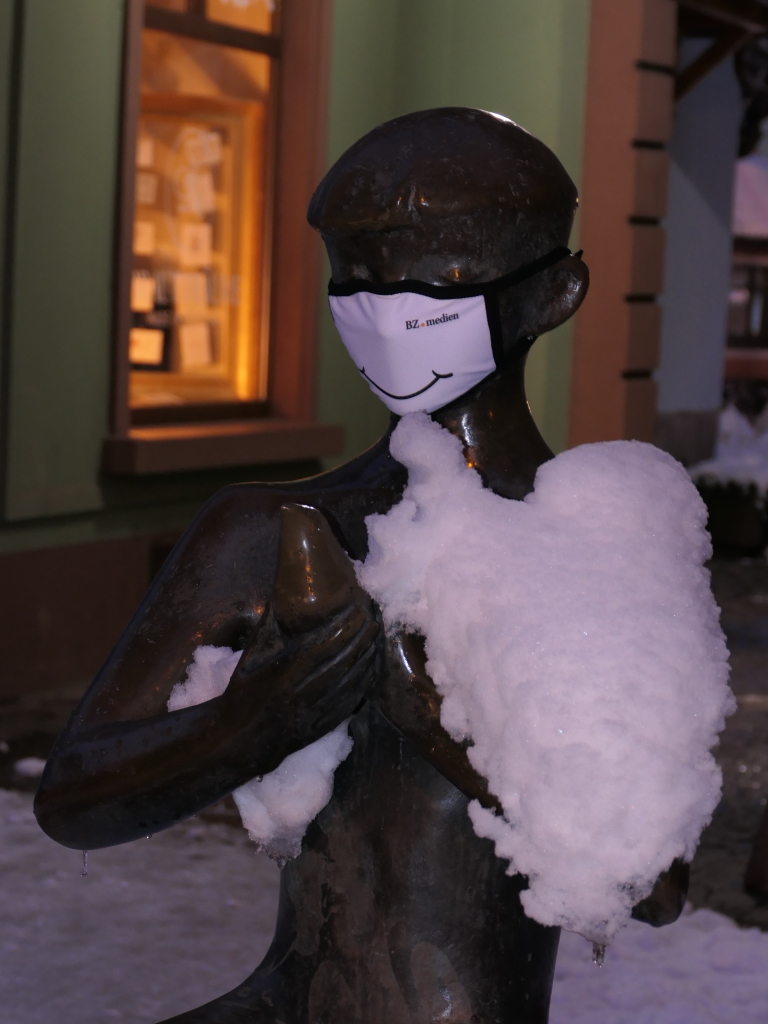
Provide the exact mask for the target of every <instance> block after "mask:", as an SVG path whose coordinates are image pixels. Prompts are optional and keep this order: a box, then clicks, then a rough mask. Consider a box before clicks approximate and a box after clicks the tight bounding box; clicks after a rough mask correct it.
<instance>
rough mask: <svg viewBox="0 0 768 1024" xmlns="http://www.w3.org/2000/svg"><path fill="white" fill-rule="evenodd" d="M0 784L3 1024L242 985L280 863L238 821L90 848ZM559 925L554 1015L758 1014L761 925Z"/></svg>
mask: <svg viewBox="0 0 768 1024" xmlns="http://www.w3.org/2000/svg"><path fill="white" fill-rule="evenodd" d="M31 807H32V797H31V795H30V794H27V793H15V792H7V791H4V790H0V877H2V880H3V881H2V890H3V894H2V899H1V900H0V953H1V954H2V956H0V1007H2V1010H0V1019H1V1020H2V1024H54V1022H55V1024H97V1022H98V1024H104V1022H107V1024H108V1022H111V1021H117V1022H122V1024H147V1022H155V1021H158V1020H162V1019H164V1018H166V1017H168V1016H170V1015H171V1014H174V1013H180V1012H182V1011H183V1010H186V1009H190V1008H191V1007H193V1006H199V1005H200V1004H201V1003H203V1002H205V1001H206V1000H208V999H211V998H213V997H215V996H217V995H220V994H221V993H223V992H225V991H226V990H227V989H229V988H232V987H234V986H235V985H236V984H237V983H238V982H239V981H241V980H243V978H245V977H246V976H247V975H248V974H249V973H250V971H251V970H252V969H253V967H254V966H255V965H256V963H257V962H258V961H259V960H260V959H261V957H262V955H263V953H264V952H265V951H266V948H267V946H268V944H269V941H270V938H271V935H272V929H273V924H274V918H275V914H276V908H277V886H278V877H279V872H278V869H277V867H276V866H275V864H274V863H273V862H272V861H270V860H268V858H267V857H265V856H264V855H263V854H256V853H254V851H253V846H252V845H251V844H250V843H249V842H248V840H247V839H246V837H245V833H244V832H243V831H242V830H240V829H235V828H231V827H229V826H224V825H210V824H205V823H202V822H199V821H195V820H193V821H192V822H190V823H186V824H183V825H180V826H176V828H173V829H170V830H169V831H168V832H164V833H161V834H158V835H156V836H154V837H153V838H152V839H150V840H141V841H139V842H136V843H129V844H127V845H126V846H121V847H116V848H115V849H111V850H97V851H95V852H93V853H91V855H90V858H89V861H90V863H89V873H88V877H87V878H81V877H80V869H81V857H80V854H79V853H77V852H76V851H74V850H66V849H64V848H63V847H60V846H57V845H56V844H55V843H53V842H51V840H50V839H48V838H47V836H45V835H44V834H43V833H42V832H41V831H40V829H39V828H38V826H37V823H36V822H35V819H34V817H33V815H32V810H31ZM591 956H592V951H591V946H590V945H589V944H588V943H587V942H585V941H584V939H582V938H580V937H579V936H578V935H574V934H572V933H563V936H562V940H561V943H560V955H559V958H558V964H557V971H556V974H555V988H554V993H553V1000H552V1014H551V1018H550V1024H734V1022H736V1021H738V1024H764V1022H765V1020H766V1006H768V969H767V967H768V934H765V933H763V932H760V931H758V930H757V929H740V928H738V927H737V926H736V925H734V924H733V922H732V921H730V920H729V919H728V918H727V917H723V916H722V915H720V914H715V913H713V912H712V911H710V910H697V911H695V912H692V913H686V914H685V915H684V917H683V918H682V919H681V920H680V921H679V922H678V923H677V924H674V925H671V926H670V927H668V928H660V929H654V928H649V927H648V926H647V925H642V924H638V923H636V922H631V923H630V925H629V927H628V928H627V929H626V930H625V931H624V932H622V933H621V934H620V935H619V936H618V938H617V939H616V940H615V942H614V943H613V944H612V945H611V946H610V947H609V948H608V952H607V954H606V962H605V967H603V968H597V967H595V966H594V965H593V964H592V961H591Z"/></svg>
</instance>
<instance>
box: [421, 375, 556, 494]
mask: <svg viewBox="0 0 768 1024" xmlns="http://www.w3.org/2000/svg"><path fill="white" fill-rule="evenodd" d="M524 374H525V359H524V358H523V359H520V360H518V361H516V362H515V363H514V364H512V365H510V366H508V367H506V368H505V369H504V370H503V371H501V372H499V373H497V374H494V375H493V377H490V378H488V379H487V380H486V381H484V382H483V383H482V384H480V385H478V387H477V388H474V389H473V390H472V391H471V392H469V393H468V394H467V395H464V396H462V397H461V398H459V399H457V400H456V401H455V402H452V403H451V404H450V405H447V406H445V407H444V408H443V409H438V411H437V412H435V413H433V414H432V419H434V420H436V421H437V422H438V423H439V424H440V425H441V426H443V427H445V428H446V429H447V430H450V431H451V433H452V434H455V435H456V437H458V438H460V439H461V441H462V444H463V445H464V452H465V455H466V457H467V463H468V465H470V466H472V467H473V468H474V469H476V470H477V471H478V472H479V473H480V475H481V476H482V478H483V481H484V483H485V485H486V487H490V488H491V489H492V490H493V491H495V492H496V494H500V495H501V496H502V497H504V498H524V497H525V495H526V494H528V493H529V492H530V491H532V490H533V481H534V478H535V476H536V470H537V469H538V468H539V466H540V465H541V464H542V463H543V462H546V461H547V460H548V459H551V458H552V452H551V451H550V449H549V448H548V447H547V444H546V442H545V441H544V438H543V437H542V436H541V434H540V433H539V431H538V428H537V426H536V424H535V423H534V420H533V417H532V416H531V411H530V409H529V408H528V402H527V401H526V398H525V379H524Z"/></svg>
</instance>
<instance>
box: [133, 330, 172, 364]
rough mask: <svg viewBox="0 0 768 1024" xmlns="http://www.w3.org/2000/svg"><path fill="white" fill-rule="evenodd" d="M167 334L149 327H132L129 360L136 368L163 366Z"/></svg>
mask: <svg viewBox="0 0 768 1024" xmlns="http://www.w3.org/2000/svg"><path fill="white" fill-rule="evenodd" d="M164 347H165V334H164V332H163V331H158V330H153V329H151V328H147V327H132V328H131V335H130V348H129V358H130V360H131V364H132V365H134V366H161V365H162V363H163V359H164Z"/></svg>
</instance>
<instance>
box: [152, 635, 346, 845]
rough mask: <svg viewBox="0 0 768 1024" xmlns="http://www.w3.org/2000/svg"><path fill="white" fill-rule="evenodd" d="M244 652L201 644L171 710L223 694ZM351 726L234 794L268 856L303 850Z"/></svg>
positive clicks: (173, 693) (170, 701)
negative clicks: (305, 835)
mask: <svg viewBox="0 0 768 1024" xmlns="http://www.w3.org/2000/svg"><path fill="white" fill-rule="evenodd" d="M242 653H243V652H242V651H233V650H232V648H231V647H211V646H202V647H198V648H197V650H196V651H195V653H194V660H193V662H192V664H191V665H190V666H189V668H188V669H187V678H186V681H185V682H183V683H177V684H176V686H174V688H173V690H172V691H171V695H170V697H169V698H168V710H169V711H178V710H179V709H181V708H188V707H191V706H192V705H193V704H202V703H203V702H204V701H206V700H212V699H213V698H214V697H219V696H220V695H221V694H222V693H224V691H225V690H226V688H227V685H228V683H229V680H230V679H231V678H232V673H233V672H234V671H235V666H236V665H237V663H238V661H239V660H240V656H241V654H242ZM348 724H349V723H348V721H346V722H342V724H341V725H340V726H339V727H338V728H337V729H334V730H333V732H329V733H328V734H327V735H326V736H322V737H321V738H320V739H319V740H317V742H315V743H310V745H309V746H308V747H304V748H303V749H302V750H297V751H296V753H294V754H291V755H290V756H289V757H286V758H285V760H284V761H283V762H282V763H281V764H280V765H278V767H277V768H275V770H274V771H273V772H270V773H269V775H265V776H264V777H263V778H256V779H251V781H250V782H246V783H245V785H243V786H240V787H239V788H238V789H236V790H235V791H234V792H233V793H232V796H233V797H234V799H235V803H236V804H237V808H238V810H239V811H240V817H241V818H242V821H243V825H244V826H245V827H246V829H247V830H248V835H249V836H250V838H251V839H252V840H253V841H254V842H255V843H256V845H257V846H258V847H259V849H261V850H263V851H264V852H265V853H267V854H269V856H270V857H273V858H275V859H276V860H289V859H291V858H293V857H298V855H299V854H300V853H301V841H302V839H303V838H304V834H305V832H306V831H307V828H308V826H309V823H310V822H311V821H312V820H313V819H314V818H315V817H316V816H317V815H318V814H319V813H320V811H322V809H323V808H324V807H325V805H326V804H327V803H328V801H329V800H330V799H331V794H332V792H333V776H334V772H335V771H336V769H337V768H338V767H339V765H340V764H341V762H342V761H343V760H344V759H345V758H346V757H347V756H348V755H349V753H350V751H351V750H352V740H351V739H350V737H349V734H348V731H347V726H348Z"/></svg>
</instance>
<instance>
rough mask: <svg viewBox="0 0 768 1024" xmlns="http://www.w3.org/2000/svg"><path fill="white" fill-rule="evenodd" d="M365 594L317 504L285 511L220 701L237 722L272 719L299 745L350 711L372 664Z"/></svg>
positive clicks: (373, 626)
mask: <svg viewBox="0 0 768 1024" xmlns="http://www.w3.org/2000/svg"><path fill="white" fill-rule="evenodd" d="M378 633H379V625H378V623H377V621H376V618H375V612H374V607H373V603H372V601H371V599H370V598H369V597H368V595H367V594H366V593H365V591H364V590H363V589H362V588H361V587H360V586H359V584H358V582H357V579H356V577H355V573H354V569H353V567H352V563H351V562H350V560H349V558H347V556H346V554H345V553H344V551H343V549H342V548H341V546H340V544H339V543H338V541H337V540H336V538H335V537H334V536H333V533H332V532H331V529H330V527H329V525H328V523H327V521H326V520H325V518H324V517H323V515H322V514H321V513H320V512H318V511H317V510H316V509H313V508H308V507H305V506H300V505H286V506H283V509H282V519H281V534H280V546H279V551H278V562H277V572H276V576H275V587H274V596H273V600H272V602H271V605H270V606H269V607H268V608H267V609H266V610H265V613H264V615H263V616H262V618H261V620H260V622H259V624H258V626H257V628H256V630H255V632H254V635H253V636H252V638H251V640H250V642H249V644H248V645H247V647H246V648H245V650H244V651H243V655H242V657H241V659H240V661H239V662H238V665H237V667H236V669H235V671H234V673H233V675H232V679H231V680H230V683H229V685H228V687H227V689H226V691H225V693H224V695H223V697H222V698H221V713H222V715H223V716H224V717H225V718H226V719H228V720H229V721H230V722H232V723H233V724H234V723H236V722H240V723H245V722H248V721H253V722H254V725H257V724H258V723H263V722H264V721H266V720H269V721H270V722H271V723H273V724H274V725H275V726H276V727H277V728H279V729H280V730H282V731H283V734H284V735H286V736H287V735H294V736H296V737H297V742H298V743H299V745H304V744H305V743H309V742H312V740H313V739H316V738H319V737H320V736H322V735H323V734H325V733H326V732H329V731H330V730H331V729H334V728H336V726H337V725H339V724H340V723H341V722H342V721H343V720H344V719H345V718H348V717H349V716H350V715H351V714H353V713H354V712H355V710H356V709H357V708H358V707H359V705H360V703H361V702H362V701H363V700H364V699H365V696H366V693H367V692H368V690H369V688H370V686H371V684H372V682H373V680H374V677H375V666H376V660H377V658H376V654H377V650H376V637H377V635H378Z"/></svg>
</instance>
